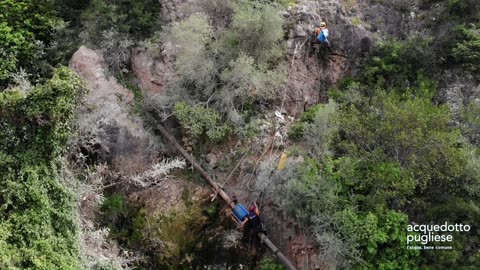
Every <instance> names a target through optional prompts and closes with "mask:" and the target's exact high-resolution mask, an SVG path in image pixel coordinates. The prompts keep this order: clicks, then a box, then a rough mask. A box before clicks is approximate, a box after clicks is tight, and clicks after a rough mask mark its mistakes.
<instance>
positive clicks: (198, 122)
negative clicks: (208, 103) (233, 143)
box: [174, 102, 229, 141]
mask: <svg viewBox="0 0 480 270" xmlns="http://www.w3.org/2000/svg"><path fill="white" fill-rule="evenodd" d="M174 113H175V116H176V117H177V118H178V120H179V121H180V124H181V125H182V127H183V128H184V129H185V131H186V132H187V134H188V137H190V138H191V139H200V138H201V137H202V136H203V135H206V136H207V137H208V138H209V139H211V140H213V141H219V140H221V139H223V138H224V137H225V136H226V135H227V134H228V130H229V127H228V126H227V125H226V124H222V123H221V121H220V120H221V118H222V117H221V115H220V114H219V113H218V112H216V111H215V110H213V109H210V108H205V107H203V106H199V105H194V106H190V105H189V104H187V103H185V102H179V103H177V104H176V105H175V110H174Z"/></svg>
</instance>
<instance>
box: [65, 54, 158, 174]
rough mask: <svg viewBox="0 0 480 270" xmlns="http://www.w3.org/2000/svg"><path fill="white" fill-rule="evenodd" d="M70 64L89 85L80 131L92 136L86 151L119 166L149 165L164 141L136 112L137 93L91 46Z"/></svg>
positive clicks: (86, 135)
mask: <svg viewBox="0 0 480 270" xmlns="http://www.w3.org/2000/svg"><path fill="white" fill-rule="evenodd" d="M70 67H71V68H72V69H73V70H74V71H75V72H77V73H78V74H79V75H80V77H81V78H82V79H84V81H85V82H86V84H87V87H88V89H89V93H88V95H87V96H86V98H85V100H84V102H85V105H84V106H83V108H82V113H81V115H80V116H79V119H80V121H79V130H80V132H82V133H85V134H83V135H84V138H89V139H91V142H85V144H84V145H83V146H82V147H83V152H84V154H85V155H87V156H90V157H96V158H97V159H98V160H96V161H97V162H100V163H103V162H107V163H108V164H110V166H111V167H112V168H114V169H118V170H123V171H132V172H134V171H138V170H142V168H143V169H146V168H148V167H149V166H150V164H151V163H152V162H153V161H154V160H155V159H156V157H157V155H158V152H159V150H160V149H161V148H162V144H161V143H160V142H159V141H158V139H156V138H155V137H154V136H152V135H151V134H150V132H149V131H147V130H146V129H145V128H144V124H143V120H142V118H141V117H139V116H136V115H134V114H133V113H132V112H133V109H132V103H133V93H132V92H131V91H130V90H128V89H126V88H124V87H123V86H121V85H120V84H119V83H118V82H117V80H116V79H115V78H114V77H113V76H109V75H108V71H107V69H106V65H105V61H104V60H103V57H102V56H101V54H99V53H98V52H96V51H94V50H91V49H88V48H87V47H84V46H82V47H81V48H80V49H79V50H78V51H77V52H76V53H75V54H74V55H73V57H72V59H71V61H70Z"/></svg>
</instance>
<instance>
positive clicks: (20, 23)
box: [0, 0, 61, 88]
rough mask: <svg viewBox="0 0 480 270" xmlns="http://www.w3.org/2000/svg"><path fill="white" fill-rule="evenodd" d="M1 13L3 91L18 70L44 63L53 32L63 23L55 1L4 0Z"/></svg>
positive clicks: (0, 44) (1, 73) (0, 40)
mask: <svg viewBox="0 0 480 270" xmlns="http://www.w3.org/2000/svg"><path fill="white" fill-rule="evenodd" d="M0 10H2V16H1V17H0V55H1V56H2V59H4V60H3V61H2V63H1V64H0V87H2V88H3V87H5V86H6V85H7V84H8V82H9V79H10V75H11V73H12V72H14V71H15V70H16V69H18V68H19V67H24V68H26V69H27V70H29V69H31V68H33V69H34V70H35V68H34V67H35V65H36V64H38V63H39V62H40V61H45V60H44V59H43V58H42V54H43V50H44V48H45V46H48V45H49V44H50V43H51V42H52V39H51V35H50V33H51V31H52V30H53V28H54V27H55V25H57V24H58V23H59V22H60V21H61V20H60V19H59V18H58V17H57V15H56V9H55V3H54V1H52V0H48V1H37V0H35V1H13V0H2V1H0ZM35 71H38V69H37V70H35ZM42 71H44V70H42ZM35 75H36V76H37V74H35ZM39 75H42V74H39ZM37 78H38V77H37Z"/></svg>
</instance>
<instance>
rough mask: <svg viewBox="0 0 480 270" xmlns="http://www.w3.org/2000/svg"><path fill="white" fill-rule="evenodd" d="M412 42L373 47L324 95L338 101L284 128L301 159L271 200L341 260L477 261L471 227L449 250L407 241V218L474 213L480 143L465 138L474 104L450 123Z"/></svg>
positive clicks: (464, 217)
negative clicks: (359, 68) (353, 73)
mask: <svg viewBox="0 0 480 270" xmlns="http://www.w3.org/2000/svg"><path fill="white" fill-rule="evenodd" d="M415 44H416V47H415V49H416V50H417V51H421V50H422V47H421V46H418V45H419V44H421V43H420V42H418V41H416V42H415ZM411 49H412V42H410V41H407V42H398V41H392V42H387V43H385V44H383V45H380V47H378V49H377V50H376V51H375V52H374V56H373V57H372V59H371V61H369V62H368V63H367V64H365V66H364V67H363V73H362V74H360V75H359V76H358V77H356V78H353V79H349V80H346V81H344V83H343V84H342V85H341V86H340V87H339V88H338V89H334V90H332V91H331V92H330V96H331V98H332V99H333V100H334V101H335V102H333V101H331V103H329V104H327V105H318V106H315V107H313V108H311V109H310V110H309V111H307V112H306V113H305V114H304V115H303V116H302V117H301V121H300V122H299V123H298V124H296V125H295V126H294V128H293V129H292V131H291V133H290V135H291V136H293V138H296V139H297V140H299V139H302V140H303V141H304V142H303V145H305V146H307V147H306V149H309V151H308V152H307V153H306V154H307V156H308V158H307V162H306V163H305V164H302V165H299V166H298V167H297V168H296V169H295V171H296V172H295V174H294V175H293V176H290V177H291V178H293V179H294V180H291V181H288V182H287V183H285V184H284V186H283V187H281V188H280V189H281V190H282V192H281V193H280V194H281V196H280V197H279V198H277V200H278V201H279V203H280V204H283V205H285V206H286V207H287V208H288V209H291V211H292V214H294V215H295V216H296V217H297V218H299V220H302V222H304V224H305V225H306V226H307V227H308V228H310V230H311V231H312V233H313V234H314V235H315V237H316V239H317V240H318V242H319V243H320V245H322V246H324V249H325V250H326V253H327V255H330V256H331V257H329V259H331V260H335V261H337V264H339V265H340V266H343V267H346V268H352V267H353V268H358V269H364V268H367V269H416V268H419V269H420V268H421V269H451V268H452V267H466V269H470V268H471V269H474V268H478V267H479V265H480V261H479V260H478V256H477V254H476V251H475V246H478V244H479V243H478V241H479V238H478V233H476V232H474V233H472V234H471V235H469V236H467V235H461V234H460V235H456V237H457V238H456V242H455V249H454V250H453V251H446V252H442V251H439V252H428V251H425V252H422V253H421V254H420V252H419V251H418V250H407V249H406V248H405V245H406V225H407V224H409V223H410V222H415V223H419V224H429V223H430V222H432V221H435V223H441V222H445V221H448V222H452V223H463V224H477V223H478V221H479V219H480V216H479V215H478V211H477V209H478V207H479V206H478V193H477V192H476V190H478V186H479V183H480V176H479V174H478V171H479V169H480V164H479V163H478V158H479V149H478V148H477V147H478V142H477V141H476V139H474V138H471V137H470V136H471V135H472V133H471V132H472V130H471V128H473V127H478V114H477V113H478V112H475V110H478V108H477V106H478V105H474V103H472V104H471V105H469V106H468V107H467V109H466V110H465V112H464V115H465V116H464V118H463V121H464V122H463V123H462V125H457V126H455V125H452V117H453V116H452V114H451V112H450V110H449V108H448V107H447V106H446V105H441V104H436V103H435V102H433V97H434V95H435V93H436V89H437V85H436V83H435V82H434V81H432V80H430V79H428V78H426V77H425V75H424V73H422V72H417V71H418V70H421V68H422V67H423V68H426V67H427V66H426V65H423V66H422V63H421V62H419V61H428V57H426V56H424V55H422V54H420V55H422V57H420V58H418V55H419V54H416V57H415V58H411V57H410V56H409V54H410V52H411V51H412V50H411ZM405 81H410V83H409V84H408V85H411V86H405V83H404V82H405ZM466 115H468V116H466ZM462 133H463V134H465V135H466V137H464V136H462V135H461V134H462ZM468 134H469V135H468ZM277 174H278V175H277V176H276V177H277V178H283V177H285V174H288V173H284V172H282V173H278V172H277ZM282 174H283V175H282ZM338 254H346V256H345V257H343V256H340V255H338ZM420 255H421V256H420ZM468 267H470V268H468Z"/></svg>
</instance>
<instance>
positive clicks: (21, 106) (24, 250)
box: [0, 67, 85, 270]
mask: <svg viewBox="0 0 480 270" xmlns="http://www.w3.org/2000/svg"><path fill="white" fill-rule="evenodd" d="M84 91H85V88H84V85H83V83H82V82H81V80H80V78H78V76H76V75H75V74H74V73H73V71H71V70H70V69H68V68H66V67H62V68H58V69H57V70H55V72H54V75H53V78H52V79H51V80H49V81H48V82H47V83H45V84H43V85H37V86H36V87H34V88H33V89H32V90H31V91H30V92H28V93H27V94H23V93H21V92H19V91H17V90H15V89H13V90H10V91H7V92H0V126H1V128H0V172H1V174H0V175H1V176H0V190H1V191H2V192H1V193H0V209H2V215H1V216H0V268H2V269H12V270H16V269H39V270H50V269H67V270H70V269H80V262H79V256H78V250H79V247H78V227H77V220H76V217H75V214H74V212H75V208H74V204H73V196H72V194H71V191H70V190H68V189H67V188H66V187H65V186H64V185H63V183H62V179H61V178H60V175H59V171H60V163H59V161H58V156H59V155H61V154H62V153H64V151H65V150H66V146H67V145H68V144H67V142H68V139H69V137H70V135H71V132H72V120H73V119H74V112H75V108H76V106H77V104H78V102H79V98H80V96H81V95H82V94H83V93H84Z"/></svg>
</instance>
